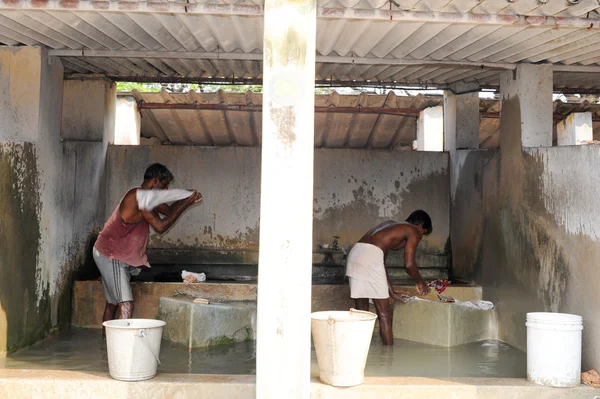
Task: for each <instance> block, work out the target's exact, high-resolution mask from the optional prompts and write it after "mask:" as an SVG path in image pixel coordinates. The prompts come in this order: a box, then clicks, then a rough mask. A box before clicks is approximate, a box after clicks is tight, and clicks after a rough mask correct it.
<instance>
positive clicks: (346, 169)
mask: <svg viewBox="0 0 600 399" xmlns="http://www.w3.org/2000/svg"><path fill="white" fill-rule="evenodd" d="M153 162H161V163H164V164H165V165H167V166H168V167H169V168H170V169H171V170H172V172H173V173H174V175H175V183H174V186H175V187H186V188H196V189H198V190H200V191H201V192H202V194H203V196H204V201H203V203H202V204H200V205H197V206H196V207H195V208H192V209H190V210H188V211H187V212H186V213H185V214H184V216H183V217H182V218H181V219H180V220H179V221H178V222H177V223H176V224H175V226H174V227H173V228H172V229H171V230H170V231H169V232H168V233H167V234H165V235H163V236H159V235H152V236H151V240H150V247H151V249H150V251H149V252H150V253H152V251H153V249H157V248H165V249H172V250H177V251H178V253H179V254H180V255H181V254H182V253H183V254H185V253H186V251H187V253H190V252H191V253H194V254H196V255H197V254H198V252H202V251H204V253H206V252H210V253H212V257H211V256H208V255H207V256H204V257H202V261H205V262H217V261H218V262H223V263H254V262H256V251H257V250H258V227H259V203H260V149H259V148H231V147H230V148H210V147H179V146H178V147H172V146H158V147H150V146H139V147H129V146H127V147H126V146H111V147H110V148H109V152H108V168H107V174H108V197H107V209H106V212H107V215H108V214H109V213H110V212H112V211H113V210H114V208H115V207H116V205H117V204H118V203H119V201H120V199H121V197H122V196H123V195H124V193H125V192H126V191H127V189H128V188H131V187H134V186H136V185H139V184H141V180H142V176H143V173H144V170H145V168H146V167H147V166H148V165H150V164H151V163H153ZM447 167H448V157H447V154H446V153H427V152H419V153H416V152H407V151H406V152H391V151H367V150H328V149H318V150H316V151H315V189H314V248H315V250H317V249H318V246H319V244H323V243H328V244H331V243H332V241H333V236H334V235H337V236H340V237H341V238H340V245H341V246H342V247H349V246H351V245H353V244H354V243H356V241H357V240H359V239H360V238H361V236H362V235H363V234H364V233H365V232H366V231H367V230H368V229H369V228H370V227H372V226H373V225H375V224H377V223H379V222H381V221H384V220H387V219H394V220H404V219H405V218H406V217H407V216H408V215H409V213H410V212H411V211H413V210H415V209H419V208H421V209H424V210H426V211H428V212H429V213H430V215H431V217H432V219H433V226H434V229H433V234H432V235H431V236H430V237H427V238H426V239H425V240H424V241H423V243H422V245H421V251H420V254H421V255H423V256H424V255H425V254H430V255H432V256H429V257H424V258H423V257H422V259H425V260H424V261H423V262H430V264H429V265H425V264H423V266H446V264H445V262H446V257H444V256H443V255H444V254H446V252H447V251H446V242H447V239H448V236H449V226H448V219H449V216H448V215H449V193H448V170H447ZM281 223H285V216H282V218H281ZM290 228H293V226H290ZM225 252H227V253H226V254H225ZM172 253H173V252H171V254H172ZM219 254H221V255H223V256H221V255H219ZM400 255H401V254H400ZM437 255H442V256H437ZM181 256H184V255H181ZM177 259H179V261H182V258H172V261H176V260H177ZM197 259H199V258H198V257H196V258H194V260H193V261H195V262H198V260H197ZM340 259H341V257H340ZM151 260H152V259H151ZM188 261H189V260H188ZM183 262H185V260H183ZM392 262H393V256H392ZM435 262H439V263H441V264H431V263H435Z"/></svg>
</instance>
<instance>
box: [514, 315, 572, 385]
mask: <svg viewBox="0 0 600 399" xmlns="http://www.w3.org/2000/svg"><path fill="white" fill-rule="evenodd" d="M525 325H526V326H527V379H528V380H529V381H531V382H534V383H536V384H540V385H546V386H551V387H575V386H578V385H580V384H581V334H582V330H583V318H582V317H581V316H577V315H572V314H565V313H527V322H526V323H525Z"/></svg>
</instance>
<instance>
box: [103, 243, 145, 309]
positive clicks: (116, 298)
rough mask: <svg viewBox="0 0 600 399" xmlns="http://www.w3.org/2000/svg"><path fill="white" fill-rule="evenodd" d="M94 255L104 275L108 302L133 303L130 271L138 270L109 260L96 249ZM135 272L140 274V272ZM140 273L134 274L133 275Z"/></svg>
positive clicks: (114, 260) (123, 263) (104, 286)
mask: <svg viewBox="0 0 600 399" xmlns="http://www.w3.org/2000/svg"><path fill="white" fill-rule="evenodd" d="M93 253H94V261H95V262H96V266H98V270H100V274H101V275H102V286H103V288H104V297H105V298H106V302H108V303H111V304H113V305H116V304H118V303H120V302H129V301H133V294H132V293H131V286H130V285H129V281H130V280H131V275H132V272H131V270H130V269H137V268H132V267H130V266H129V265H128V264H127V263H125V262H121V261H120V260H116V259H110V258H107V257H106V256H104V255H102V254H101V253H100V252H98V250H97V249H96V248H94V249H93ZM135 271H136V272H138V273H139V270H135ZM138 273H135V272H134V273H133V274H134V275H136V274H138Z"/></svg>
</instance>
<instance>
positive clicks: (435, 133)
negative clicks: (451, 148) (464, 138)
mask: <svg viewBox="0 0 600 399" xmlns="http://www.w3.org/2000/svg"><path fill="white" fill-rule="evenodd" d="M417 151H444V107H442V106H441V105H440V106H437V107H431V108H425V109H424V110H423V111H421V112H420V114H419V120H418V122H417Z"/></svg>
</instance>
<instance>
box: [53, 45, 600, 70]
mask: <svg viewBox="0 0 600 399" xmlns="http://www.w3.org/2000/svg"><path fill="white" fill-rule="evenodd" d="M48 54H49V55H51V56H55V57H84V58H150V59H153V58H156V59H194V60H199V59H202V60H239V61H262V59H263V55H262V54H255V53H219V52H192V51H146V50H133V51H130V50H124V51H121V50H90V49H81V50H49V52H48ZM316 62H318V63H324V64H355V65H388V66H424V67H427V66H435V67H442V68H443V67H446V68H464V69H498V70H513V69H515V68H516V67H517V63H506V62H477V61H438V60H405V59H397V58H376V57H339V56H325V55H318V56H317V57H316ZM552 67H553V69H554V71H555V72H587V73H600V66H585V65H558V64H554V65H553V66H552Z"/></svg>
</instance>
